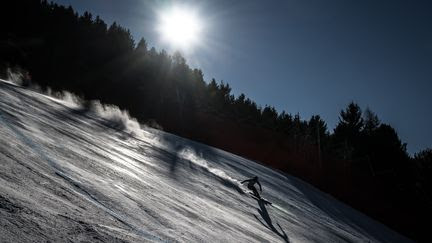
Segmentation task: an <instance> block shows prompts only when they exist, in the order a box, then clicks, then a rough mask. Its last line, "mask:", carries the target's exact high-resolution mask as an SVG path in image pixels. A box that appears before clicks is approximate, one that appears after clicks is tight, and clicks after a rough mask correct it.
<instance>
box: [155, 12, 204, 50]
mask: <svg viewBox="0 0 432 243" xmlns="http://www.w3.org/2000/svg"><path fill="white" fill-rule="evenodd" d="M201 30H202V23H201V22H200V19H199V18H198V16H197V14H196V13H195V12H194V11H192V10H188V9H186V8H179V7H177V8H172V9H170V10H168V11H165V12H162V13H160V14H159V25H158V31H159V33H160V34H161V35H162V39H163V40H164V41H165V42H168V43H170V44H171V45H173V46H174V47H177V48H183V49H186V48H190V47H192V46H193V45H194V44H196V43H197V42H198V41H199V40H200V32H201Z"/></svg>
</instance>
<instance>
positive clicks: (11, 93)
mask: <svg viewBox="0 0 432 243" xmlns="http://www.w3.org/2000/svg"><path fill="white" fill-rule="evenodd" d="M120 128H122V130H119V129H120ZM253 175H257V176H258V177H259V178H260V182H261V184H262V186H263V194H262V195H263V197H265V198H267V199H268V200H269V201H271V202H273V205H272V206H270V205H264V204H263V203H261V202H258V201H257V200H255V199H253V198H252V197H250V196H249V194H248V191H247V189H246V188H245V187H244V186H243V185H241V184H240V181H241V180H244V179H246V178H249V177H251V176H253ZM0 226H1V227H0V242H48V241H50V242H410V240H409V239H407V238H405V237H403V236H401V235H399V234H397V233H396V232H394V231H392V230H390V229H389V228H387V227H386V226H384V225H382V224H380V223H378V222H376V221H374V220H372V219H370V218H368V217H367V216H365V215H363V214H361V213H359V212H357V211H355V210H353V209H351V208H350V207H348V206H346V205H344V204H343V203H341V202H338V201H337V200H335V199H334V198H332V197H331V196H329V195H327V194H324V193H322V192H320V191H318V190H317V189H315V188H314V187H312V186H310V185H308V184H307V183H305V182H303V181H301V180H299V179H297V178H295V177H292V176H289V175H286V174H282V173H280V172H277V171H274V170H272V169H269V168H267V167H264V166H262V165H260V164H257V163H254V162H252V161H249V160H247V159H244V158H241V157H239V156H236V155H233V154H231V153H227V152H225V151H222V150H219V149H216V148H212V147H209V146H206V145H203V144H200V143H196V142H193V141H190V140H187V139H183V138H180V137H177V136H174V135H171V134H168V133H165V132H162V131H158V130H154V129H150V128H145V127H144V128H142V129H140V128H139V126H138V124H137V123H136V122H135V121H133V120H131V119H127V116H126V114H125V113H119V112H118V111H115V109H111V110H110V109H105V110H104V109H100V110H99V111H98V110H95V109H84V108H82V107H81V106H79V105H76V104H75V103H73V102H68V101H65V100H59V99H55V98H52V97H49V96H46V95H43V94H40V93H37V92H34V91H31V90H28V89H24V88H22V87H19V86H16V85H14V84H11V83H6V82H4V81H0Z"/></svg>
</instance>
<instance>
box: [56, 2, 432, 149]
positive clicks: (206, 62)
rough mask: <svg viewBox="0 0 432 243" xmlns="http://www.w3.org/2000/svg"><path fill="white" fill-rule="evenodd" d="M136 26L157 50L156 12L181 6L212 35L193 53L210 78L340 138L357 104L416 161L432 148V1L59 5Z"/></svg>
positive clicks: (133, 28)
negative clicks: (321, 123) (349, 108)
mask: <svg viewBox="0 0 432 243" xmlns="http://www.w3.org/2000/svg"><path fill="white" fill-rule="evenodd" d="M54 2H58V3H60V4H64V5H72V6H73V7H74V9H76V10H78V11H79V12H80V13H82V12H83V11H84V10H88V11H90V12H91V13H93V14H94V15H99V16H101V18H102V19H104V20H105V21H106V22H107V23H112V22H113V21H117V22H118V23H120V24H121V25H122V26H124V27H126V28H129V29H130V30H131V32H132V34H133V35H134V37H135V39H136V41H138V40H139V39H140V38H141V37H144V38H145V39H146V40H147V41H148V42H149V44H150V45H151V46H154V47H156V48H157V49H159V50H160V49H162V48H164V49H168V50H169V51H173V50H172V49H171V47H170V46H167V45H166V43H163V42H161V41H160V36H159V34H158V32H157V31H155V28H156V26H155V25H156V23H157V14H156V13H157V12H158V11H162V10H163V9H164V8H166V7H168V6H170V5H173V4H181V5H183V6H188V7H190V8H191V9H195V10H197V11H198V12H199V15H200V16H201V18H202V19H203V23H204V24H205V29H204V31H203V33H202V35H203V37H202V40H201V45H199V46H196V47H195V48H193V49H191V50H189V51H185V53H184V55H185V57H186V58H187V60H188V63H189V64H190V65H191V66H193V67H197V68H201V69H202V70H203V72H204V74H205V78H206V80H210V79H211V78H215V79H216V80H224V81H225V82H228V83H229V84H230V85H231V87H232V88H233V93H234V94H236V95H238V94H240V93H245V94H246V95H247V96H248V97H250V98H251V99H253V100H255V101H256V102H257V103H258V104H260V105H262V106H264V105H266V104H269V105H273V106H275V107H276V109H277V110H278V111H282V110H285V111H287V112H289V113H293V114H294V113H299V114H300V115H301V117H302V118H304V119H309V118H310V116H311V115H313V114H319V115H321V116H322V117H323V118H324V119H325V121H326V122H327V124H328V127H329V130H331V131H332V130H333V128H334V127H335V125H336V124H337V122H338V115H339V112H340V110H341V109H343V108H344V107H346V105H347V104H348V103H349V102H351V101H355V102H357V103H358V104H359V105H360V106H361V107H362V108H363V109H364V108H366V107H369V108H370V109H372V110H373V111H374V112H376V113H377V114H378V116H379V117H380V119H381V120H382V121H383V122H385V123H389V124H391V125H392V126H393V127H395V128H396V130H397V131H398V133H399V135H400V137H401V138H402V140H403V142H407V143H408V150H409V152H411V153H414V152H418V151H419V150H421V149H424V148H426V147H432V139H431V137H432V126H431V125H432V112H431V107H432V96H431V91H432V3H429V2H428V1H408V0H407V1H399V0H393V1H368V0H364V1H342V0H340V1H336V0H328V1H320V0H287V1H282V0H279V1H277V0H272V1H258V0H239V1H229V0H220V1H209V0H208V1H206V0H203V1H193V0H189V1H158V0H148V1H145V0H123V1H116V0H90V1H89V0H56V1H54Z"/></svg>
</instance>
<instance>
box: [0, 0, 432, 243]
mask: <svg viewBox="0 0 432 243" xmlns="http://www.w3.org/2000/svg"><path fill="white" fill-rule="evenodd" d="M0 9H1V10H0V12H1V13H0V18H1V21H0V25H1V35H0V76H1V77H2V78H7V70H14V69H15V70H17V69H20V70H24V72H25V77H24V78H25V79H26V80H31V81H32V82H34V83H37V84H38V85H40V86H42V87H45V88H46V87H51V88H52V89H54V90H68V91H71V92H73V93H75V94H78V95H80V96H82V97H83V98H85V99H88V100H93V99H97V100H100V101H101V102H103V103H106V104H115V105H117V106H119V107H120V108H121V109H125V110H128V111H129V112H130V114H131V115H132V116H134V117H136V118H137V119H138V120H139V121H140V122H142V123H150V122H152V123H155V122H156V123H157V124H159V125H160V126H161V127H162V128H163V129H164V130H166V131H168V132H172V133H174V134H178V135H180V136H184V137H187V138H190V139H193V140H196V141H200V142H203V143H206V144H209V145H211V146H215V147H218V148H221V149H224V150H227V151H230V152H233V153H235V154H239V155H241V156H244V157H247V158H250V159H253V160H256V161H260V162H262V163H265V164H267V165H269V166H271V167H274V168H277V169H279V170H282V171H284V172H286V173H289V174H292V175H294V176H297V177H300V178H302V179H304V180H306V181H307V182H309V183H311V184H313V185H314V186H316V187H318V188H320V189H321V190H323V191H325V192H327V193H329V194H331V195H333V196H334V197H336V198H338V199H340V200H342V201H344V202H345V203H347V204H349V205H351V206H352V207H354V208H356V209H358V210H360V211H362V212H364V213H365V214H367V215H369V216H371V217H373V218H375V219H377V220H379V221H381V222H383V223H384V224H386V225H388V226H389V227H391V228H393V229H394V230H396V231H399V232H401V233H402V234H405V235H406V236H408V237H410V238H412V239H415V240H419V241H422V240H426V239H427V238H428V235H429V234H428V232H427V229H428V227H427V225H426V224H424V223H423V222H428V219H429V217H430V216H431V215H432V214H431V211H432V209H431V206H432V201H431V199H432V150H431V149H425V150H423V151H421V152H419V153H417V154H415V155H414V156H410V155H409V154H408V153H407V151H406V144H404V143H403V142H402V141H401V139H400V138H399V136H398V134H397V132H396V130H395V129H394V128H393V127H392V126H391V125H390V124H386V123H383V122H381V121H380V119H379V117H378V115H377V114H375V113H374V112H373V111H372V110H371V109H369V108H367V107H360V106H359V105H358V104H356V103H355V102H351V103H349V104H348V105H347V107H335V109H341V111H340V115H339V123H338V124H337V126H336V128H335V129H334V130H333V131H330V130H329V129H328V127H327V125H326V122H325V121H324V120H323V119H322V118H321V117H320V116H319V115H314V116H312V117H310V118H301V117H300V116H299V115H298V114H291V113H289V112H285V111H283V112H277V111H276V109H275V108H274V107H272V106H264V107H262V106H260V105H258V104H256V103H255V102H254V101H253V100H251V99H249V98H247V96H246V95H244V94H242V95H239V96H238V97H235V96H234V95H232V94H231V88H230V85H229V84H228V83H223V82H217V81H216V80H215V79H212V80H204V78H203V73H202V71H201V70H199V69H192V68H190V67H189V66H188V64H187V62H186V60H185V59H184V58H183V57H182V56H181V55H180V54H179V53H167V52H166V51H164V50H156V49H155V48H153V47H150V46H148V45H147V43H146V41H145V39H141V40H138V41H136V40H134V39H133V38H132V36H131V33H130V32H129V30H127V29H125V28H123V27H122V26H120V25H118V24H116V23H113V24H111V25H107V24H106V23H105V22H104V21H103V20H102V19H100V18H99V17H98V16H93V15H92V14H91V13H88V12H85V13H84V14H83V15H79V14H78V13H77V12H75V11H74V10H73V9H72V8H71V7H64V6H59V5H56V4H52V3H49V2H47V1H36V0H20V1H10V0H9V1H2V3H1V8H0ZM335 95H337V94H335ZM317 113H319V107H317Z"/></svg>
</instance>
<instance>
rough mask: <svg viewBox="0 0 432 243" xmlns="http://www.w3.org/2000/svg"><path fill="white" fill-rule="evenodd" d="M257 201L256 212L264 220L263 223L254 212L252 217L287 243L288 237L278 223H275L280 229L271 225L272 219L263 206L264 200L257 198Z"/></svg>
mask: <svg viewBox="0 0 432 243" xmlns="http://www.w3.org/2000/svg"><path fill="white" fill-rule="evenodd" d="M257 201H258V205H259V207H260V208H259V209H257V210H258V213H259V214H260V215H261V218H262V219H263V220H264V221H265V224H264V223H263V222H262V221H261V220H260V219H259V218H258V216H256V215H255V214H254V217H255V218H256V219H257V220H258V222H260V223H261V224H262V225H263V226H264V227H266V228H267V229H269V230H271V231H273V232H274V233H276V234H277V235H278V236H279V237H281V239H282V240H283V241H284V242H287V243H289V242H290V241H289V238H288V236H287V234H286V233H285V231H283V229H282V227H281V226H280V225H279V223H276V224H277V226H278V227H279V229H280V231H279V230H278V229H277V228H276V227H275V226H274V225H273V222H272V219H271V218H270V215H269V213H268V211H267V208H266V206H265V202H264V201H263V200H257Z"/></svg>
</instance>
